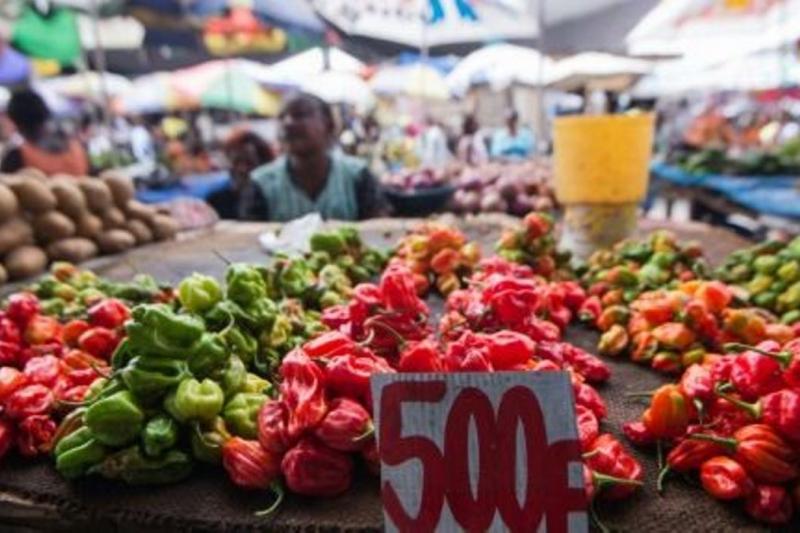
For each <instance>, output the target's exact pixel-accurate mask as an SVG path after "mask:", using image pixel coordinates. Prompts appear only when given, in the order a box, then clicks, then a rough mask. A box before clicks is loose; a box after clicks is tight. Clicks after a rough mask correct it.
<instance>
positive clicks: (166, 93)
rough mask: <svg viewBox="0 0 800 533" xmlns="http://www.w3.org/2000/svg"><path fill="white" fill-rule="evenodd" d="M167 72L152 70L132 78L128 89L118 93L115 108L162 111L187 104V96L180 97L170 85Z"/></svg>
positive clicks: (134, 110) (169, 77)
mask: <svg viewBox="0 0 800 533" xmlns="http://www.w3.org/2000/svg"><path fill="white" fill-rule="evenodd" d="M171 79H172V75H171V74H170V73H169V72H154V73H152V74H147V75H145V76H141V77H139V78H136V79H135V80H133V83H132V85H131V87H130V89H129V90H127V91H126V92H124V93H122V94H120V95H119V97H118V98H117V99H116V101H115V102H114V106H115V109H117V110H118V111H119V112H121V113H126V114H146V113H162V112H165V111H173V110H176V109H181V108H183V107H185V106H187V105H188V104H189V102H190V99H189V98H188V97H182V96H181V95H180V94H179V93H178V92H177V91H176V90H175V89H174V87H173V86H172V83H171Z"/></svg>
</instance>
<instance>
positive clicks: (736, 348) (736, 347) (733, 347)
mask: <svg viewBox="0 0 800 533" xmlns="http://www.w3.org/2000/svg"><path fill="white" fill-rule="evenodd" d="M722 348H723V349H724V350H725V351H726V352H747V351H749V352H756V353H760V354H761V355H766V356H767V357H772V358H773V359H777V360H778V362H779V363H780V364H781V366H788V365H789V363H791V362H792V354H791V352H769V351H767V350H762V349H761V348H756V347H755V346H750V345H749V344H743V343H741V342H728V343H725V344H724V345H723V346H722Z"/></svg>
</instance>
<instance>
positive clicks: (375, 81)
mask: <svg viewBox="0 0 800 533" xmlns="http://www.w3.org/2000/svg"><path fill="white" fill-rule="evenodd" d="M370 85H371V86H372V89H373V90H374V91H375V92H376V93H378V94H381V95H385V96H408V97H411V98H419V99H425V100H446V99H448V98H450V88H449V87H448V86H447V81H446V80H445V77H444V76H443V75H442V74H441V72H439V71H438V70H437V69H435V68H433V67H431V66H428V65H425V64H424V63H416V64H413V65H389V66H385V67H383V68H381V69H380V70H378V72H377V73H376V74H375V76H373V77H372V79H371V80H370Z"/></svg>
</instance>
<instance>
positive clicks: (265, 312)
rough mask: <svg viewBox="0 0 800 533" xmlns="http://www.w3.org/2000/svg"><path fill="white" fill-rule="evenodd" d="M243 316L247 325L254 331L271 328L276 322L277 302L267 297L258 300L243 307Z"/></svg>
mask: <svg viewBox="0 0 800 533" xmlns="http://www.w3.org/2000/svg"><path fill="white" fill-rule="evenodd" d="M243 311H244V315H243V317H242V320H243V323H244V325H245V327H247V328H248V329H250V331H252V332H260V331H263V330H265V329H269V328H270V327H271V326H272V324H273V323H274V322H275V317H276V315H277V309H276V306H275V302H273V301H272V300H269V299H267V298H263V299H261V300H257V301H255V302H253V303H251V304H250V305H248V306H246V307H244V308H243Z"/></svg>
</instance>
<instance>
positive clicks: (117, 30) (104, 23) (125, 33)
mask: <svg viewBox="0 0 800 533" xmlns="http://www.w3.org/2000/svg"><path fill="white" fill-rule="evenodd" d="M94 24H95V22H94V21H93V20H92V18H91V17H89V16H88V15H79V16H78V33H79V35H80V37H81V45H83V47H84V49H86V50H94V49H95V48H98V41H99V47H100V48H103V49H105V50H133V49H137V48H141V47H142V44H143V43H144V34H145V29H144V26H143V25H142V23H141V22H139V21H138V20H136V19H135V18H133V17H110V18H101V19H98V20H97V33H98V34H99V39H98V38H97V37H98V36H97V35H96V34H95V27H94Z"/></svg>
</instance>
